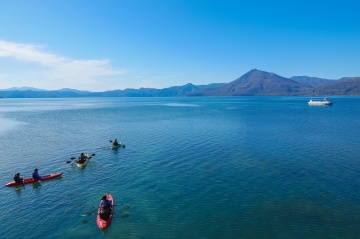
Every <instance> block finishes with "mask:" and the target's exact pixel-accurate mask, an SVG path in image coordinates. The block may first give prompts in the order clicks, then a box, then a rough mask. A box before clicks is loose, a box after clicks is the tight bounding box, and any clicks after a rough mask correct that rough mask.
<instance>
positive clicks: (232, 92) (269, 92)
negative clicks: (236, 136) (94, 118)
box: [0, 69, 360, 98]
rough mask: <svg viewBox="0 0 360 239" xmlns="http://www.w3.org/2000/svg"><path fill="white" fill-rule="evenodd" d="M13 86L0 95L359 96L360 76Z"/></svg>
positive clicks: (261, 75)
mask: <svg viewBox="0 0 360 239" xmlns="http://www.w3.org/2000/svg"><path fill="white" fill-rule="evenodd" d="M11 89H16V90H11ZM11 89H7V90H0V98H1V97H5V98H70V97H185V96H252V95H254V96H329V95H360V77H343V78H340V79H338V80H328V79H322V78H317V77H309V76H293V77H291V78H286V77H282V76H279V75H277V74H275V73H271V72H266V71H261V70H257V69H253V70H251V71H249V72H247V73H246V74H244V75H242V76H241V77H239V78H237V79H235V80H233V81H231V82H229V83H213V84H208V85H193V84H191V83H188V84H186V85H183V86H172V87H168V88H164V89H155V88H140V89H125V90H112V91H105V92H90V91H81V90H75V89H68V88H64V89H60V90H55V91H46V90H40V89H36V88H31V87H21V88H11ZM26 89H27V90H26Z"/></svg>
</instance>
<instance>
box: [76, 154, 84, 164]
mask: <svg viewBox="0 0 360 239" xmlns="http://www.w3.org/2000/svg"><path fill="white" fill-rule="evenodd" d="M85 161H86V157H85V155H84V153H81V154H80V157H79V160H78V161H76V162H77V163H85Z"/></svg>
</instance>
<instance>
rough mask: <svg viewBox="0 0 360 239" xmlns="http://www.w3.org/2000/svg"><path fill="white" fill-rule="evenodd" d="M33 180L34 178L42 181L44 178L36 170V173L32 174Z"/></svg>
mask: <svg viewBox="0 0 360 239" xmlns="http://www.w3.org/2000/svg"><path fill="white" fill-rule="evenodd" d="M32 178H33V179H34V180H40V179H41V178H42V177H41V176H40V175H39V173H38V169H37V168H36V169H35V170H34V172H33V173H32Z"/></svg>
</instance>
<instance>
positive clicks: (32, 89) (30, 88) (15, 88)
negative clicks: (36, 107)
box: [0, 86, 46, 91]
mask: <svg viewBox="0 0 360 239" xmlns="http://www.w3.org/2000/svg"><path fill="white" fill-rule="evenodd" d="M15 90H18V91H27V90H31V91H46V90H42V89H38V88H34V87H29V86H24V87H11V88H8V89H3V90H0V91H15Z"/></svg>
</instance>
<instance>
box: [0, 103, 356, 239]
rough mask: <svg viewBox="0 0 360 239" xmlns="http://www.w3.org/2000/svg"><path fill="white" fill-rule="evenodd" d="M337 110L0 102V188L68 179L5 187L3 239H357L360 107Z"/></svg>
mask: <svg viewBox="0 0 360 239" xmlns="http://www.w3.org/2000/svg"><path fill="white" fill-rule="evenodd" d="M332 99H333V101H334V105H333V106H330V107H309V106H308V105H307V101H308V100H309V99H308V98H306V97H222V98H217V97H212V98H85V99H1V100H0V152H1V153H0V162H1V164H0V169H1V172H2V173H1V183H2V184H3V185H5V184H6V183H7V182H9V181H11V179H12V177H13V175H14V173H15V172H17V171H19V172H21V174H22V175H24V176H30V175H31V173H32V171H33V169H34V168H35V167H37V168H39V173H40V174H47V173H52V172H57V171H63V172H64V174H63V176H62V177H61V178H59V179H54V180H51V181H45V182H41V183H37V184H33V185H26V186H22V187H17V188H15V187H12V188H9V187H5V186H2V187H0V197H1V198H0V214H1V218H2V225H1V235H0V237H1V238H62V239H63V238H77V239H79V238H127V239H132V238H141V239H143V238H154V239H155V238H156V239H162V238H166V239H167V238H206V239H209V238H210V239H211V238H295V239H296V238H336V239H338V238H359V237H360V227H359V224H360V124H359V123H360V97H334V98H332ZM114 138H117V139H118V140H120V141H122V142H123V144H125V145H126V148H121V149H119V150H117V151H114V150H111V144H110V142H109V140H113V139H114ZM81 152H84V153H89V154H92V153H95V154H96V156H94V157H93V158H92V159H91V160H90V162H89V164H88V165H87V166H86V168H84V169H79V168H77V167H76V165H75V164H74V163H67V161H69V160H70V157H72V156H75V157H77V156H78V155H79V154H80V153H81ZM106 192H110V193H111V194H112V195H113V197H114V199H115V203H117V204H122V205H121V206H116V207H115V211H116V214H115V215H114V220H113V223H112V225H111V226H110V227H109V228H108V229H106V230H105V231H101V230H100V229H98V228H97V226H96V223H95V216H94V215H88V214H91V213H93V214H94V213H96V210H97V208H96V206H97V205H98V202H99V200H100V197H101V196H102V195H103V194H105V193H106ZM84 214H85V215H88V216H83V215H84Z"/></svg>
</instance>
